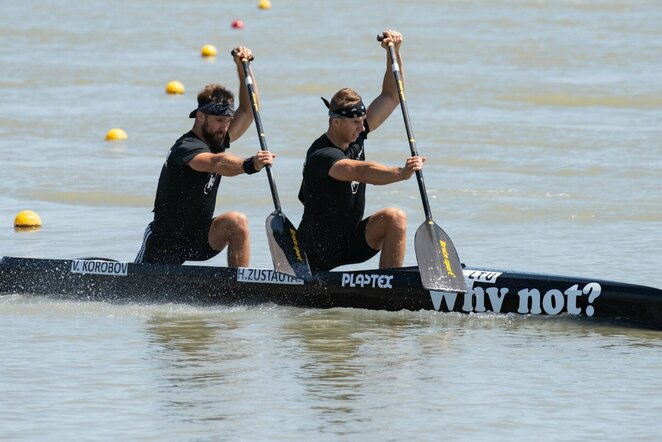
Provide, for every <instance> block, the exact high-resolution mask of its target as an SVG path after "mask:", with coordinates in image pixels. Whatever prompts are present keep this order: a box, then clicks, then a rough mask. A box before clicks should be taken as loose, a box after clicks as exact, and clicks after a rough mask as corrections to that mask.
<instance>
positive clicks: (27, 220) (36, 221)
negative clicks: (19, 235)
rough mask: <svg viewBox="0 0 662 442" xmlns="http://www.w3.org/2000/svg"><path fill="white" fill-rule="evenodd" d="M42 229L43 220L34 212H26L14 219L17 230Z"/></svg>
mask: <svg viewBox="0 0 662 442" xmlns="http://www.w3.org/2000/svg"><path fill="white" fill-rule="evenodd" d="M40 227H41V218H39V215H37V214H36V213H35V212H33V211H32V210H24V211H22V212H20V213H19V214H18V215H16V218H14V228H15V229H38V228H40Z"/></svg>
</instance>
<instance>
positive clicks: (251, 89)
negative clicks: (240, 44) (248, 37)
mask: <svg viewBox="0 0 662 442" xmlns="http://www.w3.org/2000/svg"><path fill="white" fill-rule="evenodd" d="M241 66H242V67H243V68H244V79H245V83H246V89H248V96H249V98H250V100H251V109H253V117H255V128H256V129H257V137H258V138H259V139H260V149H261V150H264V151H267V150H269V149H267V139H266V138H265V136H264V128H263V127H262V120H261V119H260V110H259V108H258V106H257V97H256V96H255V86H254V85H253V79H252V77H251V68H250V66H249V65H248V60H246V59H243V60H241ZM264 167H265V169H267V177H269V188H270V189H271V198H272V199H273V200H274V207H275V208H276V211H278V212H281V211H282V210H281V206H280V198H278V190H277V189H276V181H275V180H274V177H273V172H272V171H271V166H270V165H269V164H267V165H266V166H264Z"/></svg>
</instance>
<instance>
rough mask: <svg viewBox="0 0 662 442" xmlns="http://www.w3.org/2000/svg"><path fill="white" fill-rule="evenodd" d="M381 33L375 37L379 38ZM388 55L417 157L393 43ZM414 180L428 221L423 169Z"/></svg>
mask: <svg viewBox="0 0 662 442" xmlns="http://www.w3.org/2000/svg"><path fill="white" fill-rule="evenodd" d="M380 37H381V35H380V36H379V37H378V38H377V39H378V40H380V41H381V39H380ZM388 55H389V57H390V58H391V70H392V71H393V75H394V76H395V84H396V86H397V87H398V97H399V98H400V109H401V110H402V117H403V118H404V120H405V128H406V129H407V138H408V139H409V149H410V150H411V156H413V157H417V156H418V151H417V150H416V139H415V138H414V133H413V131H412V129H411V122H410V121H409V110H408V109H407V100H406V99H405V91H404V87H403V86H402V74H401V73H400V66H399V65H398V61H397V58H396V56H395V49H394V48H393V43H389V45H388ZM416 181H417V182H418V190H419V192H420V193H421V201H422V202H423V210H424V211H425V219H426V220H428V221H430V220H432V211H431V210H430V202H429V201H428V193H427V190H426V189H425V181H424V180H423V171H422V170H417V171H416Z"/></svg>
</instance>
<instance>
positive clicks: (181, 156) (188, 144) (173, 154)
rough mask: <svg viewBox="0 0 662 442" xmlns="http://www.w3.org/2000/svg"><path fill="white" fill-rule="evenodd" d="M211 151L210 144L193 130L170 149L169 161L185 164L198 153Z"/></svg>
mask: <svg viewBox="0 0 662 442" xmlns="http://www.w3.org/2000/svg"><path fill="white" fill-rule="evenodd" d="M204 152H211V151H210V150H209V146H207V144H205V143H204V142H203V141H202V140H201V139H199V138H198V137H196V136H195V134H194V133H193V132H187V133H185V134H184V135H182V136H181V137H180V138H179V139H178V140H177V141H175V144H174V145H173V146H172V148H171V149H170V153H169V154H168V162H171V163H174V164H178V165H184V164H186V163H187V162H189V161H190V160H191V159H193V158H194V157H195V156H196V155H198V154H201V153H204Z"/></svg>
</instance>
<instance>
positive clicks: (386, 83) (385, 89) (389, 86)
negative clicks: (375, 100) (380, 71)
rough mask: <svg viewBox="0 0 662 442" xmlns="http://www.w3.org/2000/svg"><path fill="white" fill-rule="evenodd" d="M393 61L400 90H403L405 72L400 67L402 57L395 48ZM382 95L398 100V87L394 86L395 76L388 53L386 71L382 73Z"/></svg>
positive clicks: (401, 66) (402, 67)
mask: <svg viewBox="0 0 662 442" xmlns="http://www.w3.org/2000/svg"><path fill="white" fill-rule="evenodd" d="M395 59H396V61H397V64H398V67H399V70H400V79H401V81H402V90H403V91H404V88H405V71H404V66H403V65H402V56H401V55H400V50H399V48H397V47H396V48H395ZM382 95H385V96H390V97H391V98H392V99H394V100H396V101H397V100H398V95H399V92H398V87H397V85H396V84H395V75H393V64H392V63H391V57H390V56H389V53H388V51H387V52H386V71H385V72H384V80H383V81H382Z"/></svg>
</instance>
